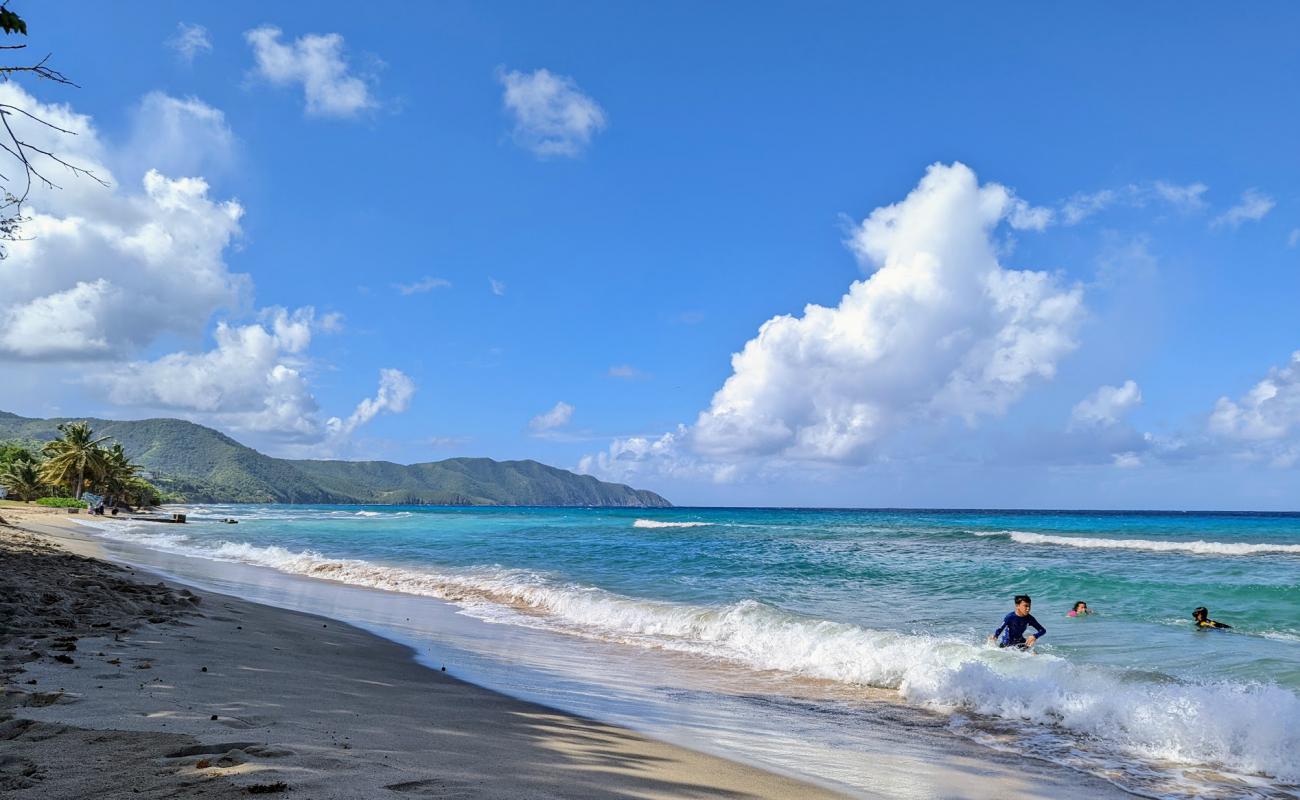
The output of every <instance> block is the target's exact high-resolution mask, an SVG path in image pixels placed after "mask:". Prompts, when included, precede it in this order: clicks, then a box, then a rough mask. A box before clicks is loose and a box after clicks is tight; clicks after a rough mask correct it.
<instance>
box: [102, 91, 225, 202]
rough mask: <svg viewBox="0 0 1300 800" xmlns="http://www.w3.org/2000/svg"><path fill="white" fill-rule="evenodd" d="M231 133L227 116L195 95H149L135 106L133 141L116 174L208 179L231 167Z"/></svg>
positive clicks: (128, 146)
mask: <svg viewBox="0 0 1300 800" xmlns="http://www.w3.org/2000/svg"><path fill="white" fill-rule="evenodd" d="M234 159H235V135H234V133H233V132H231V130H230V126H229V125H228V124H227V123H226V115H225V114H224V113H222V112H221V111H220V110H219V109H216V108H213V107H212V106H210V105H208V104H207V103H204V102H203V101H202V100H199V99H198V98H196V97H187V98H184V99H181V98H176V97H171V96H169V95H166V94H163V93H162V92H150V93H149V94H147V95H145V96H144V97H143V98H142V99H141V100H140V103H139V105H137V106H136V108H135V111H134V113H133V114H132V120H131V138H130V140H129V141H128V142H127V144H126V146H125V147H124V148H123V149H122V151H121V153H120V155H119V157H118V158H117V159H116V162H117V166H118V168H119V169H118V171H119V172H120V173H121V174H122V175H124V176H129V177H130V180H131V181H133V182H134V181H138V180H139V176H142V175H144V174H145V173H146V172H148V171H149V170H151V169H152V170H157V171H158V172H160V173H162V174H164V175H176V176H183V175H211V174H213V173H217V172H224V171H226V170H227V169H229V168H230V166H231V164H233V163H234Z"/></svg>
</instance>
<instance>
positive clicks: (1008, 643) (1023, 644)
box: [989, 594, 1047, 650]
mask: <svg viewBox="0 0 1300 800" xmlns="http://www.w3.org/2000/svg"><path fill="white" fill-rule="evenodd" d="M1015 603H1016V610H1015V611H1012V612H1011V613H1010V614H1007V615H1006V616H1005V617H1003V618H1002V624H1001V625H999V626H998V629H997V630H995V631H993V635H992V636H990V637H989V641H990V642H991V641H993V640H994V639H996V638H997V637H998V635H999V634H1001V636H1002V639H1001V640H1000V641H999V642H998V647H1015V648H1017V649H1019V650H1028V649H1029V648H1031V647H1033V646H1034V642H1036V641H1038V640H1039V639H1040V638H1042V635H1043V634H1045V633H1047V628H1044V627H1043V626H1042V625H1040V624H1039V623H1038V620H1036V619H1034V615H1033V614H1030V613H1029V607H1030V604H1031V603H1032V601H1031V600H1030V599H1029V595H1027V594H1018V595H1016V600H1015ZM1030 625H1033V626H1034V630H1035V631H1036V633H1034V634H1031V635H1030V636H1029V637H1028V638H1026V637H1025V629H1026V628H1028V627H1029V626H1030Z"/></svg>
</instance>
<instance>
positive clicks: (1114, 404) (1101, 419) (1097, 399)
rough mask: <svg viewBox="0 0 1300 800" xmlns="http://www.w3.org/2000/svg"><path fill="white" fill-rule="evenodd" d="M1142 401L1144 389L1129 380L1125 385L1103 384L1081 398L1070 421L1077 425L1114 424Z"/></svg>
mask: <svg viewBox="0 0 1300 800" xmlns="http://www.w3.org/2000/svg"><path fill="white" fill-rule="evenodd" d="M1141 403H1142V390H1141V389H1139V388H1138V385H1137V383H1135V382H1134V381H1131V380H1128V381H1124V385H1123V386H1102V387H1099V388H1098V389H1097V391H1095V392H1093V393H1092V394H1090V395H1088V396H1087V397H1085V398H1084V399H1083V400H1080V401H1079V403H1078V405H1076V406H1075V407H1074V411H1073V413H1072V414H1071V416H1070V421H1071V423H1072V424H1073V425H1075V426H1082V427H1088V426H1103V427H1104V426H1107V425H1114V424H1116V423H1118V422H1119V421H1120V420H1121V419H1123V418H1124V416H1125V415H1126V414H1128V412H1130V411H1132V410H1133V409H1134V408H1137V407H1138V406H1139V405H1140V404H1141Z"/></svg>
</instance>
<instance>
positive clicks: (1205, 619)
mask: <svg viewBox="0 0 1300 800" xmlns="http://www.w3.org/2000/svg"><path fill="white" fill-rule="evenodd" d="M1192 619H1193V620H1195V622H1196V627H1197V628H1231V627H1232V626H1231V625H1225V624H1224V623H1222V622H1216V621H1214V620H1212V619H1210V611H1209V609H1207V608H1206V607H1205V606H1201V607H1200V608H1198V609H1196V610H1195V611H1193V612H1192Z"/></svg>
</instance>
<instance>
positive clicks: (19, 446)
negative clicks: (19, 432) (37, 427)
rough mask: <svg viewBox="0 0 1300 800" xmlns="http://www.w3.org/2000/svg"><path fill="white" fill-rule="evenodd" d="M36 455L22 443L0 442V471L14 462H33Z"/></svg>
mask: <svg viewBox="0 0 1300 800" xmlns="http://www.w3.org/2000/svg"><path fill="white" fill-rule="evenodd" d="M35 460H36V454H35V453H33V452H32V451H31V449H30V448H29V447H28V446H27V445H25V444H23V443H22V442H0V470H2V469H4V468H5V467H7V466H9V465H10V464H12V463H13V462H15V461H35Z"/></svg>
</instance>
